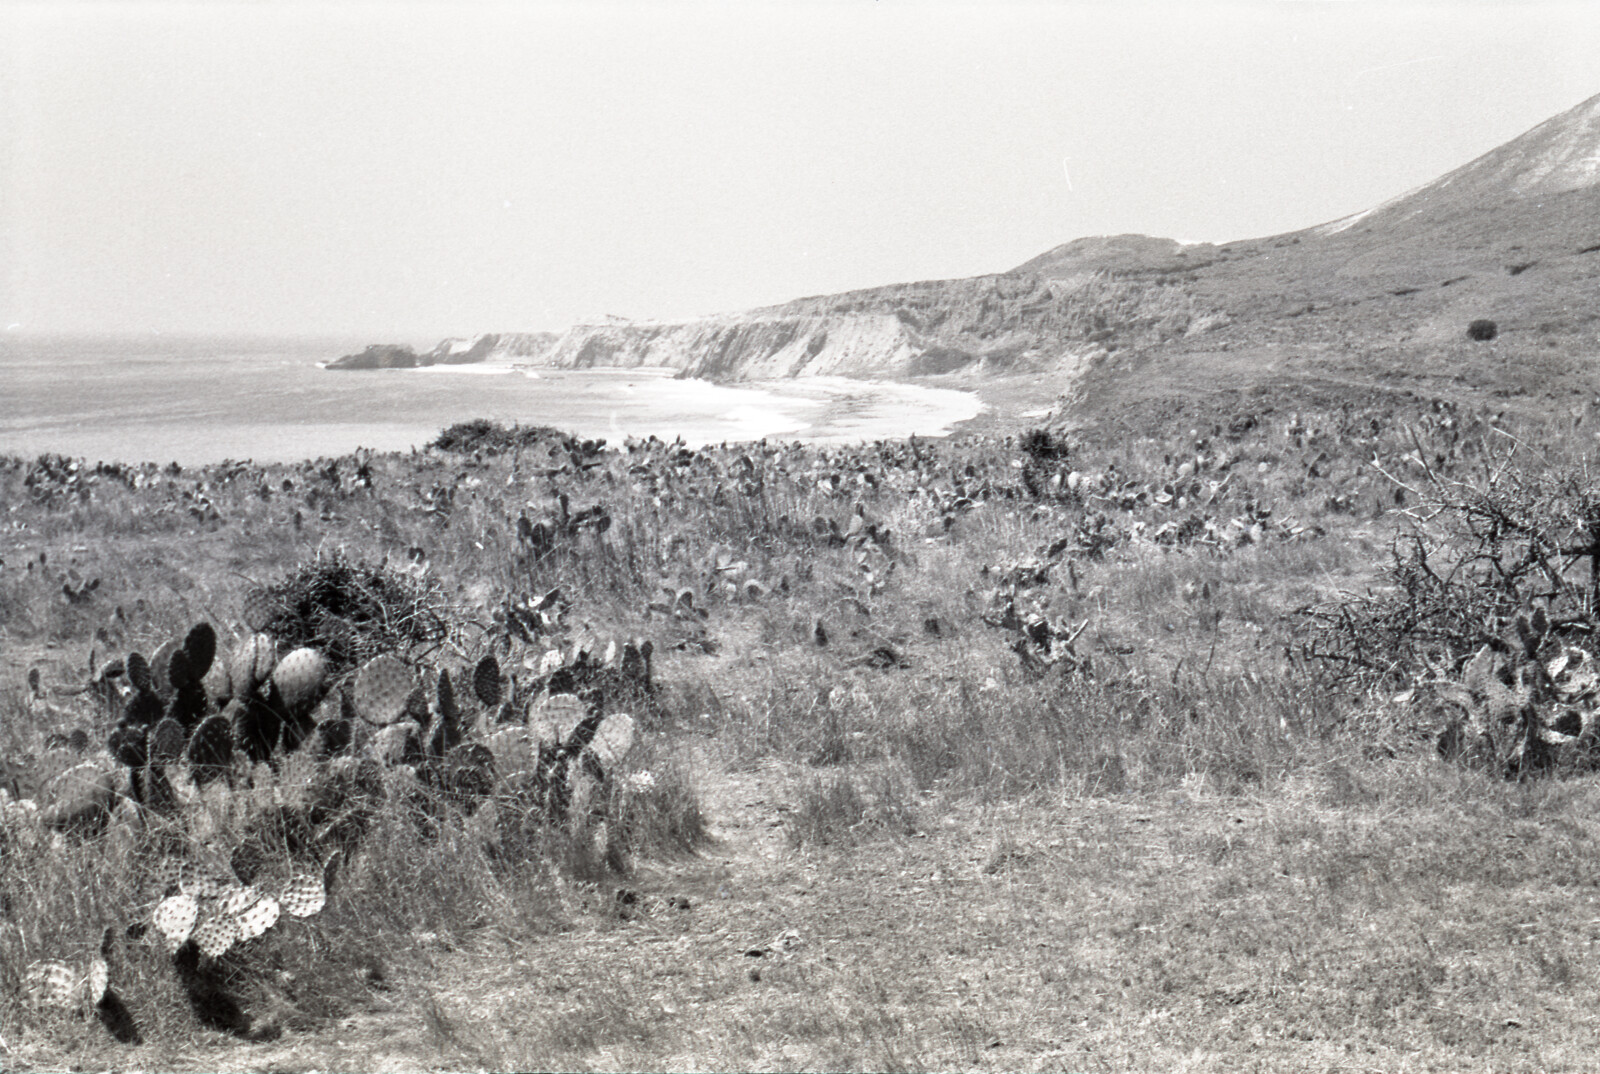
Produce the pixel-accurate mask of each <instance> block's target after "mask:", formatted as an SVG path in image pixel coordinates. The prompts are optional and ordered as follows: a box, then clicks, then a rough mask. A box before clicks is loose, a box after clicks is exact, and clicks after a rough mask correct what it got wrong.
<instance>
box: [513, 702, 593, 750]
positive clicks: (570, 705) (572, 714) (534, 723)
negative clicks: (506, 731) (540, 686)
mask: <svg viewBox="0 0 1600 1074" xmlns="http://www.w3.org/2000/svg"><path fill="white" fill-rule="evenodd" d="M588 715H589V710H588V708H587V707H586V706H585V705H584V703H583V702H582V701H581V700H579V699H578V698H577V697H576V696H575V695H573V694H553V695H551V696H550V697H545V698H541V699H539V700H538V701H535V702H534V703H533V704H532V705H531V706H529V708H528V730H529V731H530V732H532V733H533V735H534V737H535V738H537V739H538V740H539V741H540V742H545V743H561V742H565V741H566V740H567V738H568V737H569V736H570V735H571V734H572V731H573V728H575V727H577V726H578V724H580V723H582V722H583V720H584V717H586V716H588Z"/></svg>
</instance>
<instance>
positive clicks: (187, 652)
mask: <svg viewBox="0 0 1600 1074" xmlns="http://www.w3.org/2000/svg"><path fill="white" fill-rule="evenodd" d="M183 653H184V656H185V658H186V659H187V660H188V662H189V672H190V674H191V675H193V676H194V678H195V679H197V680H198V679H204V678H205V677H206V674H207V673H208V672H210V670H211V662H212V661H213V660H214V659H216V655H217V631H216V628H215V627H213V626H212V625H211V624H210V623H207V622H205V621H204V620H201V621H200V622H198V623H196V624H195V625H194V626H193V627H191V628H190V630H189V633H188V634H186V635H185V636H184V639H183Z"/></svg>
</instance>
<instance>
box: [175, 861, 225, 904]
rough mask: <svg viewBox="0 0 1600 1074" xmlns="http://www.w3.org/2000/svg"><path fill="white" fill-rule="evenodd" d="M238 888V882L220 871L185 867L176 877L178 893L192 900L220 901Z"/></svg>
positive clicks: (198, 866)
mask: <svg viewBox="0 0 1600 1074" xmlns="http://www.w3.org/2000/svg"><path fill="white" fill-rule="evenodd" d="M238 886H239V881H237V880H235V879H234V878H233V877H232V876H231V875H228V874H227V873H224V872H223V871H222V870H220V869H208V868H206V867H204V866H200V865H185V866H184V867H183V869H182V871H181V873H180V875H179V877H178V892H179V893H180V894H182V895H187V896H189V897H190V898H193V899H220V898H221V897H222V896H223V895H225V894H226V893H227V892H229V891H232V890H233V889H234V888H236V887H238Z"/></svg>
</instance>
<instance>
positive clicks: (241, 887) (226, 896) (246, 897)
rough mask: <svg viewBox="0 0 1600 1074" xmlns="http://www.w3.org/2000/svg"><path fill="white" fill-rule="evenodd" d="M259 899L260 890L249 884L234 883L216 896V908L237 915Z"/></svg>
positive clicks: (221, 911)
mask: <svg viewBox="0 0 1600 1074" xmlns="http://www.w3.org/2000/svg"><path fill="white" fill-rule="evenodd" d="M260 901H261V892H259V891H257V890H256V889H255V888H253V887H251V886H250V885H249V884H234V885H232V886H231V887H229V888H227V889H225V890H224V891H223V892H222V893H221V894H220V895H218V896H217V910H218V912H219V913H223V914H227V915H229V916H232V917H237V916H238V915H240V914H242V913H244V912H245V911H246V910H248V909H250V907H252V906H254V905H255V904H256V903H258V902H260Z"/></svg>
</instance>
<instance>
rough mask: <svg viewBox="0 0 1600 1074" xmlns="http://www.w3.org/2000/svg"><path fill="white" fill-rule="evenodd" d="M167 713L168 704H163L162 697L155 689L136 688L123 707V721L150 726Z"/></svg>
mask: <svg viewBox="0 0 1600 1074" xmlns="http://www.w3.org/2000/svg"><path fill="white" fill-rule="evenodd" d="M164 715H166V706H164V705H162V704H161V699H160V698H159V697H157V696H156V694H155V691H154V690H150V689H141V690H135V691H134V694H133V696H132V697H130V698H128V703H127V705H125V706H124V707H123V709H122V722H123V723H125V724H138V725H139V726H141V727H148V726H150V725H151V724H153V723H155V722H156V721H157V720H159V719H161V717H162V716H164Z"/></svg>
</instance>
